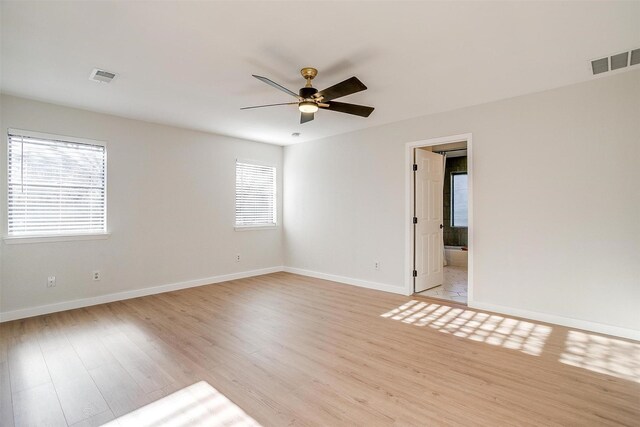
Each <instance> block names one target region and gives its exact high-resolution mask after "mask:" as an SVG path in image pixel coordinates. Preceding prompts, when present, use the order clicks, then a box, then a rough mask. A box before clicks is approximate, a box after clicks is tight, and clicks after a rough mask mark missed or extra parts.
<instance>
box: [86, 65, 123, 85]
mask: <svg viewBox="0 0 640 427" xmlns="http://www.w3.org/2000/svg"><path fill="white" fill-rule="evenodd" d="M116 75H117V74H116V73H112V72H109V71H105V70H101V69H99V68H94V69H93V71H92V72H91V76H89V80H93V81H94V82H100V83H111V82H112V81H113V79H115V78H116Z"/></svg>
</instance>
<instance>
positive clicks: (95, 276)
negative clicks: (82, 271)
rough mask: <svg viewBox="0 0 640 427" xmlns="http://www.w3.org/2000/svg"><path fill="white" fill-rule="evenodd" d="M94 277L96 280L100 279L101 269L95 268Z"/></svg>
mask: <svg viewBox="0 0 640 427" xmlns="http://www.w3.org/2000/svg"><path fill="white" fill-rule="evenodd" d="M92 277H93V280H94V281H98V280H100V270H94V272H93V276H92Z"/></svg>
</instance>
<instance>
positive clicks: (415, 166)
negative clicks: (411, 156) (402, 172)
mask: <svg viewBox="0 0 640 427" xmlns="http://www.w3.org/2000/svg"><path fill="white" fill-rule="evenodd" d="M417 170H418V165H416V164H414V165H413V171H414V172H415V171H417Z"/></svg>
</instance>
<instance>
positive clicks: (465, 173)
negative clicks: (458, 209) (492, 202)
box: [449, 171, 469, 228]
mask: <svg viewBox="0 0 640 427" xmlns="http://www.w3.org/2000/svg"><path fill="white" fill-rule="evenodd" d="M455 175H466V176H467V225H455V223H454V218H455V215H454V206H455V204H454V197H455V187H454V182H455V180H454V176H455ZM450 181H451V183H450V192H451V212H450V213H449V215H450V221H449V227H450V228H469V194H468V192H469V173H468V171H453V172H451V174H450Z"/></svg>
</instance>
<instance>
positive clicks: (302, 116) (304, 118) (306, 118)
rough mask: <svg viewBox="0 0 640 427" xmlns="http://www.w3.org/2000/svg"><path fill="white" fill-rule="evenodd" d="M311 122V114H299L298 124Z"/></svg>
mask: <svg viewBox="0 0 640 427" xmlns="http://www.w3.org/2000/svg"><path fill="white" fill-rule="evenodd" d="M311 120H313V113H300V124H302V123H307V122H310V121H311Z"/></svg>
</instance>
